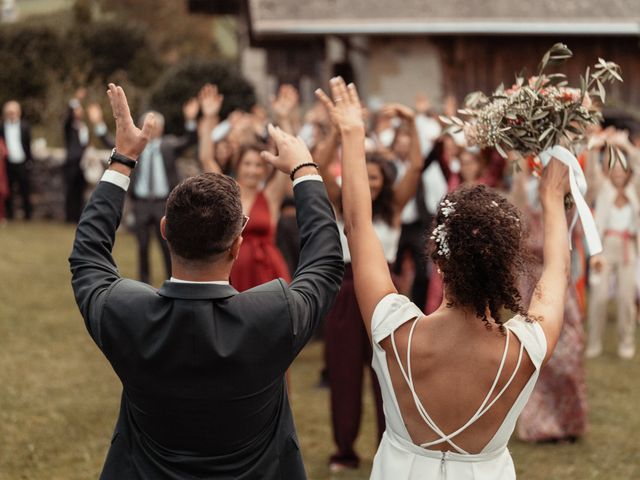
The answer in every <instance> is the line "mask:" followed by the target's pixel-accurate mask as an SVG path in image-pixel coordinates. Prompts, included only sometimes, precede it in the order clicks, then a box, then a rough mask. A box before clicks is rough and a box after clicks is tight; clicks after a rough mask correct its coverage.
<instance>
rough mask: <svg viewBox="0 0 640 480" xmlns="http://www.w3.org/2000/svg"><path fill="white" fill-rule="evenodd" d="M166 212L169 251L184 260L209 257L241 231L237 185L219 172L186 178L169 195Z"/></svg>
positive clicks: (224, 247)
mask: <svg viewBox="0 0 640 480" xmlns="http://www.w3.org/2000/svg"><path fill="white" fill-rule="evenodd" d="M166 216H167V220H166V230H165V233H166V235H167V242H168V243H169V248H170V249H171V252H172V253H174V254H175V255H177V256H179V257H181V258H184V259H186V260H192V261H194V260H195V261H207V260H211V259H213V257H215V256H217V255H219V254H220V253H222V252H224V251H225V250H227V249H229V247H231V244H232V243H233V241H234V240H235V238H236V237H237V236H238V235H240V231H241V229H242V222H243V216H242V202H241V201H240V188H239V187H238V184H237V183H236V181H235V180H233V179H231V178H230V177H227V176H226V175H221V174H218V173H203V174H200V175H197V176H195V177H190V178H187V179H186V180H183V181H182V182H181V183H180V184H179V185H178V186H177V187H176V188H174V189H173V191H172V192H171V194H170V195H169V198H168V199H167V212H166Z"/></svg>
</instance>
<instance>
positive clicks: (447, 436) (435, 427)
mask: <svg viewBox="0 0 640 480" xmlns="http://www.w3.org/2000/svg"><path fill="white" fill-rule="evenodd" d="M418 320H419V317H416V319H415V320H414V321H413V325H411V330H410V331H409V339H408V341H407V371H408V374H407V371H405V369H404V367H403V365H402V361H401V360H400V355H399V354H398V348H397V346H396V342H395V331H394V332H392V334H391V344H392V346H393V351H394V354H395V357H396V361H397V362H398V365H399V367H400V371H401V372H402V376H403V377H404V379H405V381H406V382H407V385H408V387H409V390H410V391H411V395H412V397H413V401H414V403H415V405H416V408H417V410H418V413H419V414H420V416H421V417H422V419H423V421H424V422H425V423H426V424H427V426H428V427H429V428H430V429H431V430H433V431H434V432H435V433H436V434H437V435H439V436H440V438H439V439H437V440H434V441H432V442H427V443H423V444H421V445H420V446H421V447H424V448H427V447H430V446H433V445H438V444H440V443H443V442H447V443H448V444H449V445H451V446H452V447H453V448H455V449H456V450H457V451H458V452H459V453H462V454H468V452H467V451H465V450H464V449H462V448H461V447H459V446H458V445H456V444H455V443H454V442H453V440H452V438H454V437H456V436H457V435H459V434H460V433H462V432H463V431H464V430H466V429H467V428H469V427H470V426H471V425H473V424H474V423H475V422H476V421H477V420H478V419H479V418H481V417H482V415H484V414H485V413H486V412H487V411H488V410H489V409H490V408H491V407H492V406H493V405H494V404H495V403H496V401H498V399H499V398H500V397H501V396H502V394H503V393H504V392H505V391H506V390H507V388H508V387H509V385H511V382H512V381H513V379H514V378H515V376H516V373H517V372H518V369H519V367H520V363H521V361H522V354H523V351H524V345H523V344H522V343H521V344H520V352H519V355H518V361H517V363H516V367H515V369H514V371H513V373H512V374H511V377H510V378H509V380H508V381H507V382H506V383H505V385H504V387H503V388H502V389H501V390H500V391H499V392H498V394H497V395H496V396H495V398H494V399H493V400H492V401H491V402H489V399H490V398H491V395H492V394H493V392H494V391H495V388H496V386H497V384H498V381H499V379H500V376H501V374H502V370H503V369H504V365H505V361H506V358H507V353H508V352H509V329H508V328H507V334H506V338H505V347H504V351H503V354H502V359H501V360H500V366H499V368H498V372H497V374H496V377H495V379H494V381H493V384H492V385H491V388H490V389H489V392H488V393H487V395H486V396H485V398H484V400H483V402H482V404H481V405H480V407H479V408H478V410H476V412H475V413H474V414H473V416H472V417H471V418H470V419H469V421H467V423H465V424H464V425H463V426H462V427H460V428H458V429H457V430H455V431H454V432H452V433H450V434H445V433H444V432H443V431H442V430H441V429H440V428H439V427H438V425H437V424H436V423H435V421H434V420H433V419H432V418H431V417H430V416H429V414H428V413H427V410H426V409H425V408H424V405H423V404H422V402H421V401H420V398H419V397H418V394H417V393H416V391H415V387H414V384H413V375H412V372H411V341H412V339H413V333H414V331H415V328H416V325H417V323H418ZM487 402H489V404H488V405H487Z"/></svg>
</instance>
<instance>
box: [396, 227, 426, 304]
mask: <svg viewBox="0 0 640 480" xmlns="http://www.w3.org/2000/svg"><path fill="white" fill-rule="evenodd" d="M406 253H409V254H410V255H411V258H412V260H413V264H414V267H415V277H414V279H413V285H412V286H411V301H412V302H413V303H415V304H416V305H417V307H418V308H419V309H421V310H424V307H425V300H426V298H427V288H428V286H429V276H428V275H427V228H426V226H425V223H424V222H421V221H417V222H414V223H407V224H404V223H403V224H402V231H401V233H400V240H399V242H398V254H397V256H396V264H395V266H394V268H393V272H394V273H395V274H396V275H400V274H401V273H402V260H403V258H404V256H405V254H406Z"/></svg>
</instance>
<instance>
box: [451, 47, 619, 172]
mask: <svg viewBox="0 0 640 480" xmlns="http://www.w3.org/2000/svg"><path fill="white" fill-rule="evenodd" d="M572 56H573V53H572V52H571V50H569V48H567V46H566V45H564V44H562V43H557V44H555V45H554V46H553V47H551V49H550V50H549V51H547V53H545V54H544V57H543V58H542V61H541V62H540V65H539V67H538V72H537V75H536V76H533V77H530V78H528V79H525V78H524V77H523V76H521V75H518V76H516V83H515V84H513V85H512V86H511V87H509V88H505V86H504V85H500V86H499V87H498V88H497V89H496V90H495V91H494V92H493V94H492V95H491V96H487V95H485V94H484V93H482V92H473V93H470V94H469V95H467V97H466V99H465V106H464V109H462V110H459V114H460V115H461V116H462V117H463V118H464V120H463V119H461V118H459V117H455V116H453V117H440V119H441V120H442V121H443V122H444V123H445V124H447V125H449V128H450V129H451V130H452V131H456V132H459V131H463V132H464V134H465V137H466V139H467V142H468V143H469V144H470V145H478V146H480V147H494V148H495V149H496V150H497V151H498V153H500V155H502V156H503V157H505V158H507V152H508V151H515V152H517V153H519V154H520V155H523V156H528V157H530V158H535V159H537V157H538V155H540V154H541V153H542V152H545V151H548V150H549V149H550V148H551V147H553V146H555V145H566V146H568V147H569V149H571V150H572V149H573V147H574V146H575V145H576V144H578V143H579V142H581V141H582V140H583V139H584V138H585V134H586V130H587V127H588V126H589V125H596V124H598V123H600V122H601V121H602V114H601V113H600V111H599V109H597V108H596V107H595V106H594V105H593V103H592V101H591V98H592V97H598V98H599V99H600V101H601V102H602V103H604V101H605V98H606V91H605V84H606V83H611V82H614V81H616V80H617V81H620V82H622V76H621V74H620V67H619V66H618V65H617V64H615V63H613V62H607V61H606V60H603V59H602V58H599V59H598V63H596V64H595V65H594V66H593V67H592V68H587V69H586V72H585V74H584V75H583V76H581V77H580V87H579V88H575V87H570V86H568V81H567V78H566V75H564V74H562V73H552V74H546V73H545V69H546V68H547V67H548V66H550V65H558V64H561V63H563V62H564V61H566V60H567V59H569V58H571V57H572ZM609 154H610V161H611V163H612V165H613V163H615V161H616V160H619V161H620V162H621V163H622V165H623V166H624V167H625V168H626V166H627V162H626V159H625V157H624V155H623V154H622V152H621V151H620V150H618V149H617V148H616V147H611V146H609ZM536 161H538V160H536Z"/></svg>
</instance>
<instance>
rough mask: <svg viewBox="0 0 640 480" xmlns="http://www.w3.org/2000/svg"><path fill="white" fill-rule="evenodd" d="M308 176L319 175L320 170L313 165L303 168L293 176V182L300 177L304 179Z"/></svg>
mask: <svg viewBox="0 0 640 480" xmlns="http://www.w3.org/2000/svg"><path fill="white" fill-rule="evenodd" d="M307 175H318V169H317V168H316V167H313V166H311V165H309V166H306V167H301V168H299V169H298V170H296V172H295V173H294V174H293V180H296V179H298V178H300V177H304V176H307Z"/></svg>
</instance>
